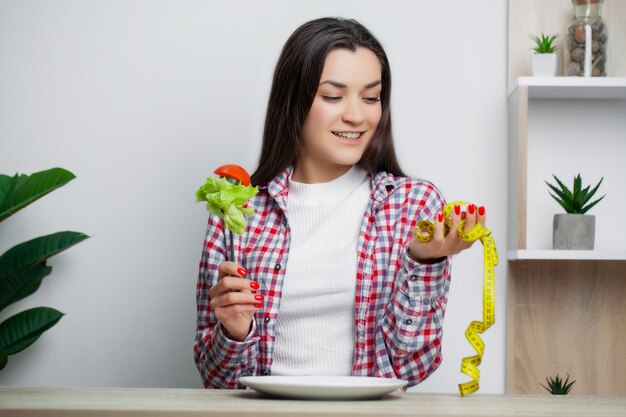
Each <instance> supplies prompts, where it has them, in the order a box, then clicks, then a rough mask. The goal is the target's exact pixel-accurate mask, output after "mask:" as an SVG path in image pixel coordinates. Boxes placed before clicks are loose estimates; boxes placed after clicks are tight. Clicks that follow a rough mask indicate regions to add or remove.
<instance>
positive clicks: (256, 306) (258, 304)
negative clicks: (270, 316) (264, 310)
mask: <svg viewBox="0 0 626 417" xmlns="http://www.w3.org/2000/svg"><path fill="white" fill-rule="evenodd" d="M254 307H255V308H261V307H263V304H261V303H257V304H255V305H254Z"/></svg>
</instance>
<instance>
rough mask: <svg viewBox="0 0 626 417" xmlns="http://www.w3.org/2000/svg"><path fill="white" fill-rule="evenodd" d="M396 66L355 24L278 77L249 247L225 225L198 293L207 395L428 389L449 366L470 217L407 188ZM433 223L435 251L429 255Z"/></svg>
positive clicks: (301, 55) (321, 32)
mask: <svg viewBox="0 0 626 417" xmlns="http://www.w3.org/2000/svg"><path fill="white" fill-rule="evenodd" d="M390 75H391V74H390V69H389V62H388V60H387V56H386V54H385V52H384V50H383V48H382V47H381V45H380V44H379V43H378V41H377V40H376V39H375V38H374V37H373V36H372V35H371V33H370V32H369V31H368V30H367V29H366V28H364V27H363V26H362V25H360V24H359V23H357V22H356V21H354V20H345V19H335V18H323V19H317V20H314V21H311V22H308V23H305V24H304V25H302V26H301V27H300V28H298V29H297V30H296V31H295V32H294V33H293V34H292V35H291V37H290V38H289V40H288V41H287V43H286V44H285V46H284V48H283V51H282V53H281V56H280V58H279V60H278V64H277V66H276V70H275V73H274V80H273V84H272V89H271V93H270V97H269V104H268V109H267V117H266V121H265V130H264V133H263V147H262V151H261V156H260V159H259V167H258V168H257V170H256V172H255V173H254V174H253V176H252V182H253V184H254V185H258V186H259V190H260V191H259V193H258V194H257V196H255V197H254V198H253V199H252V200H250V202H249V205H250V206H252V207H253V208H254V210H255V212H254V215H253V216H252V217H251V218H250V219H249V221H248V226H247V228H246V231H245V232H244V234H243V235H242V236H240V237H239V238H238V239H237V240H236V241H235V243H234V246H235V248H234V249H235V258H236V259H227V254H228V253H229V248H228V247H227V246H226V245H227V240H226V239H225V230H224V226H223V223H222V221H221V219H219V218H218V217H216V216H213V215H211V216H210V217H209V224H208V229H207V234H206V240H205V242H204V250H203V254H202V259H201V262H200V273H199V280H198V287H197V302H198V327H197V334H196V340H195V344H194V353H195V360H196V363H197V365H198V369H199V371H200V374H201V376H202V381H203V383H204V385H205V386H206V387H212V388H243V385H241V384H239V382H238V381H239V378H240V377H241V376H248V375H360V376H373V377H386V378H401V379H405V380H408V381H409V386H411V385H415V384H417V383H419V382H420V381H422V380H424V379H425V378H426V377H428V376H429V375H430V374H431V373H432V372H433V371H434V370H435V369H436V368H437V367H438V366H439V364H440V363H441V337H442V323H443V317H444V312H445V308H446V302H447V292H448V288H449V286H450V257H451V255H453V254H456V253H458V252H460V251H462V250H463V249H466V248H468V247H469V246H471V244H470V243H466V242H463V241H461V240H459V238H458V235H457V232H456V228H457V227H458V225H459V224H460V222H461V218H462V216H464V217H465V220H466V223H465V228H466V229H467V230H469V228H471V227H472V226H473V225H474V224H475V223H476V222H480V223H481V224H483V225H484V222H485V209H484V207H478V208H477V207H476V206H474V205H470V206H469V207H467V212H466V214H465V213H462V212H461V208H460V207H455V210H454V212H453V213H452V215H451V221H452V229H451V232H450V233H449V234H447V235H446V236H444V231H443V230H444V227H443V215H442V208H443V206H444V205H445V203H444V199H443V197H442V196H441V194H440V192H439V191H438V190H437V188H435V187H434V186H433V185H432V184H431V183H429V182H426V181H421V180H415V179H411V178H408V177H406V176H405V175H404V174H403V173H402V171H401V169H400V167H399V165H398V162H397V159H396V156H395V153H394V148H393V143H392V135H391V113H390V109H389V103H390V95H391V76H390ZM422 219H432V220H433V221H434V223H435V231H434V238H433V239H432V240H431V241H430V242H428V243H422V242H419V241H418V240H415V239H414V237H413V236H414V231H415V230H414V229H415V225H416V223H417V222H418V221H419V220H422Z"/></svg>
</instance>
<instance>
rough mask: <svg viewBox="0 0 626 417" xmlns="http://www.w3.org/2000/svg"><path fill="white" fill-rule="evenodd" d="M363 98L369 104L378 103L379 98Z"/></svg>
mask: <svg viewBox="0 0 626 417" xmlns="http://www.w3.org/2000/svg"><path fill="white" fill-rule="evenodd" d="M364 100H365V101H366V102H368V103H370V104H374V103H378V102H379V101H380V98H378V97H365V98H364Z"/></svg>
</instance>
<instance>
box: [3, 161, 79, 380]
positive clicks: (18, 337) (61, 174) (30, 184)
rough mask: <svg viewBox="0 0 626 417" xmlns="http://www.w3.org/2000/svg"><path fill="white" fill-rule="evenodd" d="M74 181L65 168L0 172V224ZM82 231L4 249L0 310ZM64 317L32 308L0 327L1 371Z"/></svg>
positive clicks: (29, 288)
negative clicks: (25, 173) (16, 354)
mask: <svg viewBox="0 0 626 417" xmlns="http://www.w3.org/2000/svg"><path fill="white" fill-rule="evenodd" d="M74 178H75V176H74V174H72V173H71V172H69V171H67V170H65V169H63V168H52V169H49V170H46V171H41V172H35V173H34V174H32V175H30V176H29V175H18V174H16V175H14V176H9V175H3V174H0V222H2V221H4V220H5V219H6V218H7V217H9V216H11V215H13V214H15V213H16V212H17V211H19V210H21V209H23V208H24V207H26V206H28V205H29V204H31V203H33V202H34V201H36V200H38V199H40V198H41V197H43V196H45V195H46V194H48V193H50V192H52V191H54V190H56V189H57V188H59V187H62V186H64V185H65V184H67V183H68V182H70V181H71V180H73V179H74ZM87 237H88V236H86V235H84V234H83V233H80V232H71V231H65V232H57V233H52V234H50V235H46V236H40V237H37V238H35V239H31V240H29V241H27V242H24V243H21V244H19V245H16V246H14V247H12V248H11V249H9V250H7V251H6V252H5V253H4V254H2V256H0V312H1V311H2V310H4V309H5V308H6V307H7V306H9V305H10V304H13V303H15V302H16V301H19V300H21V299H23V298H25V297H27V296H29V295H31V294H32V293H34V292H35V291H37V289H38V288H39V286H40V285H41V281H42V280H43V279H44V278H45V277H46V276H47V275H48V274H50V272H52V267H51V266H49V265H48V263H47V259H48V258H50V257H51V256H53V255H56V254H57V253H59V252H61V251H64V250H65V249H68V248H70V247H72V246H74V245H75V244H77V243H79V242H81V241H83V240H85V239H87ZM61 317H63V313H61V312H60V311H58V310H55V309H54V308H50V307H35V308H31V309H28V310H25V311H22V312H21V313H17V314H15V315H13V316H11V317H9V318H8V319H6V320H4V321H2V322H1V323H0V370H2V369H3V368H4V367H5V366H6V364H7V361H8V357H9V355H13V354H15V353H18V352H20V351H22V350H24V349H26V348H27V347H28V346H30V345H31V344H32V343H34V342H35V341H36V340H37V339H38V338H39V336H41V334H42V333H43V332H45V331H46V330H48V329H50V328H51V327H52V326H54V325H55V324H56V323H57V322H58V321H59V320H60V319H61Z"/></svg>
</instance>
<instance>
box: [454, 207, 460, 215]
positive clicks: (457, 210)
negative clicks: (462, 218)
mask: <svg viewBox="0 0 626 417" xmlns="http://www.w3.org/2000/svg"><path fill="white" fill-rule="evenodd" d="M454 214H456V215H457V216H458V215H459V214H461V206H454Z"/></svg>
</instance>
